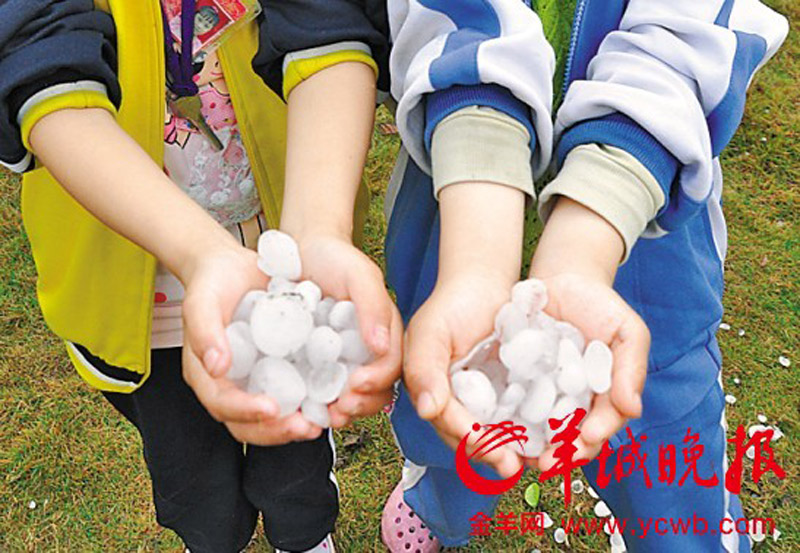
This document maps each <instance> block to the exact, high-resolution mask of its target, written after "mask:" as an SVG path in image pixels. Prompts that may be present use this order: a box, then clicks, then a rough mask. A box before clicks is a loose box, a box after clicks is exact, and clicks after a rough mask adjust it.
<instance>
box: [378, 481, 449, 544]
mask: <svg viewBox="0 0 800 553" xmlns="http://www.w3.org/2000/svg"><path fill="white" fill-rule="evenodd" d="M381 538H382V539H383V543H384V545H386V547H387V548H388V549H389V551H390V553H438V551H439V550H440V549H441V544H440V543H439V540H438V539H436V537H435V536H434V535H433V534H431V531H430V530H429V529H428V527H427V526H426V525H425V523H424V522H422V520H421V519H420V518H419V517H418V516H417V515H416V513H414V511H412V510H411V507H409V506H408V505H406V503H405V501H404V500H403V486H402V484H398V485H397V487H396V488H395V489H394V491H393V492H392V495H390V496H389V499H388V501H386V505H384V506H383V516H382V517H381Z"/></svg>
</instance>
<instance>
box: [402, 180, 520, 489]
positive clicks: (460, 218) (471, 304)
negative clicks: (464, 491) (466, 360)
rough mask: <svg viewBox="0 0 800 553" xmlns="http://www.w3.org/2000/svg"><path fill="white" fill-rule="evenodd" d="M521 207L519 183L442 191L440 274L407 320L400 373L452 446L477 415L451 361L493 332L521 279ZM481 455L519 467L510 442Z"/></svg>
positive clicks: (506, 471)
mask: <svg viewBox="0 0 800 553" xmlns="http://www.w3.org/2000/svg"><path fill="white" fill-rule="evenodd" d="M487 206H490V207H489V208H488V209H487ZM524 207H525V195H524V194H523V193H522V192H521V191H520V190H517V189H515V188H513V187H510V186H504V185H498V184H495V183H490V182H464V183H459V184H452V185H451V186H448V187H447V188H445V189H444V190H442V192H441V195H440V213H441V240H440V252H439V274H438V277H437V280H436V286H435V288H434V290H433V293H432V294H431V296H430V297H429V298H428V299H427V300H426V302H425V303H424V304H423V305H422V307H420V308H419V310H418V311H417V312H416V314H415V315H414V317H413V318H412V319H411V322H410V323H409V327H408V332H407V347H406V359H405V364H404V369H403V378H404V382H405V385H406V387H407V389H408V391H409V394H410V398H411V400H412V402H413V403H414V405H415V406H416V408H417V411H418V413H419V415H420V416H421V417H422V418H424V419H426V420H429V421H430V422H431V423H432V424H433V425H434V427H435V428H436V430H437V432H439V434H440V435H441V436H442V438H443V439H444V440H445V442H446V443H448V444H449V445H450V446H451V447H453V448H455V447H456V445H458V442H459V441H460V440H461V439H462V438H463V437H464V436H465V435H467V434H468V433H469V432H470V429H471V426H472V424H473V422H474V419H473V417H471V416H470V415H469V413H467V412H466V410H465V409H464V407H463V406H462V405H461V404H460V403H459V402H458V401H457V400H456V399H455V397H454V396H453V395H452V392H451V389H450V379H449V368H450V364H451V363H452V362H453V361H454V360H455V359H458V358H461V357H463V356H464V355H466V354H467V353H468V352H469V350H470V349H471V348H472V347H473V346H474V345H475V343H476V342H478V341H479V340H481V339H483V338H485V337H486V336H487V335H489V334H490V333H491V332H492V329H493V326H494V317H495V314H496V313H497V310H498V309H499V308H500V307H501V306H502V305H503V304H504V303H505V302H507V301H508V300H509V292H510V290H511V287H512V286H513V284H514V283H515V282H517V281H518V280H519V274H520V261H521V258H522V231H523V225H524ZM483 460H484V461H486V462H488V463H491V464H492V465H493V466H494V467H495V468H496V469H497V470H498V471H499V472H500V473H501V474H503V475H505V476H510V475H512V474H514V473H516V472H517V470H519V467H520V463H519V460H518V458H517V455H516V454H514V453H512V452H511V451H509V450H506V449H505V448H500V449H496V450H494V451H493V452H491V453H489V454H487V455H486V456H485V457H484V459H483Z"/></svg>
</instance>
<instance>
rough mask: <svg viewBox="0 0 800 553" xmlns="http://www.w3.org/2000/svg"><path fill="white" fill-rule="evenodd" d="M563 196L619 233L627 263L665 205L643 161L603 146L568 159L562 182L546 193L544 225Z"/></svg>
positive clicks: (542, 200)
mask: <svg viewBox="0 0 800 553" xmlns="http://www.w3.org/2000/svg"><path fill="white" fill-rule="evenodd" d="M558 196H566V197H568V198H570V199H572V200H574V201H576V202H578V203H580V204H583V205H585V206H586V207H588V208H589V209H591V210H592V211H594V212H595V213H597V214H598V215H600V216H601V217H603V218H604V219H605V220H606V221H608V222H609V223H610V224H611V225H612V226H613V227H614V228H615V229H616V230H617V232H619V234H620V236H622V239H623V241H624V242H625V256H624V257H623V260H622V262H623V263H624V262H625V261H627V259H628V256H629V255H630V252H631V250H632V249H633V246H634V244H636V240H638V238H639V237H640V236H641V235H642V232H644V229H645V228H646V227H647V224H648V222H650V221H651V220H653V219H654V218H655V216H656V214H657V213H658V210H659V209H661V207H662V206H663V205H664V202H665V197H664V191H663V190H662V189H661V187H660V186H659V184H658V181H656V179H655V177H653V175H652V174H651V173H650V171H648V170H647V168H646V167H645V166H644V165H642V164H641V162H639V160H637V159H636V158H635V157H634V156H632V155H631V154H629V153H628V152H626V151H625V150H621V149H619V148H614V147H612V146H604V145H600V144H586V145H583V146H578V147H577V148H575V149H574V150H572V151H571V152H570V153H569V155H567V158H566V160H565V161H564V165H563V167H562V168H561V171H560V172H559V173H558V176H557V177H556V178H555V179H554V180H553V181H552V182H551V183H550V184H548V185H547V186H546V187H545V188H544V190H542V194H541V197H540V198H539V216H540V217H541V219H542V221H547V217H548V216H549V215H550V212H551V211H552V209H553V206H554V205H555V201H554V200H555V199H557V197H558Z"/></svg>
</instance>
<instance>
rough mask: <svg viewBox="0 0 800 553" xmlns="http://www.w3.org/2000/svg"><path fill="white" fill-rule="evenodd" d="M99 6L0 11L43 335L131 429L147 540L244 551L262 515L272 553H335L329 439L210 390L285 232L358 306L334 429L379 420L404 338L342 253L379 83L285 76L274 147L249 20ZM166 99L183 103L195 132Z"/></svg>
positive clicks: (377, 283) (324, 283)
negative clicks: (149, 518) (358, 331)
mask: <svg viewBox="0 0 800 553" xmlns="http://www.w3.org/2000/svg"><path fill="white" fill-rule="evenodd" d="M94 4H96V5H93V3H92V2H90V1H89V0H61V1H45V2H16V1H12V2H4V3H2V5H0V68H2V69H0V110H2V112H3V117H2V118H0V119H2V122H0V137H2V138H1V139H0V162H2V163H3V164H4V165H6V166H7V167H9V168H11V169H12V170H16V171H18V172H22V173H25V175H24V180H23V182H24V184H23V193H22V194H23V202H22V203H23V219H24V223H25V227H26V231H27V233H28V236H29V238H30V241H31V246H32V250H33V254H34V258H35V261H36V265H37V270H38V273H39V280H38V285H37V292H38V296H39V301H40V304H41V307H42V311H43V313H44V316H45V319H46V321H47V323H48V324H49V326H50V327H51V328H52V329H53V331H54V332H56V333H57V334H58V335H59V336H60V337H62V338H63V339H64V340H65V341H66V344H67V350H68V353H69V356H70V358H71V360H72V361H73V363H74V365H75V366H76V368H77V369H78V371H79V373H80V374H81V375H82V376H83V377H84V378H85V379H86V380H87V381H88V382H89V383H90V384H92V385H94V386H95V387H97V388H99V389H100V390H102V391H103V392H104V394H105V396H106V397H107V399H108V400H109V401H110V402H111V403H112V404H113V405H114V407H116V408H117V409H118V410H119V411H120V412H121V413H122V414H123V415H124V416H125V417H127V418H128V419H129V420H130V421H131V422H132V423H133V424H135V425H136V427H137V429H138V430H139V432H140V434H141V436H142V441H143V446H144V455H145V460H146V461H147V466H148V469H149V471H150V475H151V477H152V481H153V495H154V501H155V505H156V511H157V517H158V520H159V522H160V523H161V524H163V525H164V526H167V527H169V528H172V529H174V530H175V531H176V532H177V533H178V534H179V535H180V537H181V538H182V539H183V540H184V542H185V543H186V545H187V547H188V548H190V549H191V551H193V552H195V553H197V552H201V551H209V552H211V551H213V552H226V551H239V550H241V549H242V548H244V547H245V546H246V545H247V543H248V541H249V540H250V538H251V536H252V532H253V529H254V526H255V523H256V519H257V516H258V514H259V512H262V513H263V514H264V525H265V531H266V534H267V536H268V538H269V539H270V541H271V542H272V543H273V545H275V547H278V548H281V549H286V550H292V551H305V550H320V551H330V550H331V549H332V543H331V541H330V533H331V532H332V530H333V525H334V522H335V520H336V516H337V513H338V489H337V485H336V481H335V478H334V477H333V475H332V472H331V471H332V468H333V462H334V453H333V451H332V441H331V436H330V431H329V430H324V429H321V428H319V427H317V426H315V425H313V424H311V423H309V422H307V421H305V420H304V419H303V418H302V417H301V416H300V415H299V414H295V415H292V416H289V417H285V418H282V419H279V418H278V416H277V413H278V409H277V405H276V404H275V402H274V401H273V400H271V399H270V398H268V397H265V396H252V395H249V394H247V393H245V392H243V391H241V390H239V389H237V388H236V387H235V386H234V385H233V384H232V383H231V382H230V381H228V380H226V379H225V377H224V375H225V372H226V370H227V368H228V366H229V365H230V361H231V353H230V349H229V345H228V343H227V339H226V337H225V332H224V326H225V324H226V323H227V322H229V321H230V319H231V317H232V315H233V311H234V309H235V307H236V305H237V303H238V301H239V300H240V298H241V297H242V296H243V295H244V293H245V292H247V291H248V290H250V289H254V288H263V287H264V286H265V285H266V284H267V277H266V276H265V275H263V274H261V273H260V272H259V271H258V270H257V268H256V254H255V252H254V251H253V250H252V247H253V245H254V241H255V240H256V239H257V238H258V236H259V234H260V232H261V231H263V230H265V229H266V228H278V227H279V226H280V227H281V228H282V229H283V230H285V231H287V232H289V233H291V234H292V235H293V236H294V237H295V238H296V239H297V240H298V242H299V244H300V248H301V255H302V257H303V264H304V269H305V274H304V277H305V278H312V279H314V280H315V281H316V282H317V283H318V284H320V286H321V287H322V289H323V292H325V293H326V294H327V295H333V296H335V297H337V298H350V299H352V300H353V301H354V302H355V303H356V306H357V310H358V315H359V322H360V324H361V328H362V329H363V334H364V339H365V341H366V343H367V344H368V345H369V346H370V347H371V349H372V350H373V351H374V352H375V353H376V358H377V360H376V361H375V362H374V363H373V364H372V365H371V366H370V367H369V368H368V369H360V370H358V371H355V372H354V373H353V374H352V375H351V380H350V386H349V390H350V391H349V392H348V393H347V394H346V395H345V396H343V397H342V398H341V399H340V400H339V401H338V402H337V403H336V404H334V405H333V406H332V407H331V409H330V411H331V421H332V425H333V426H342V425H345V424H349V422H350V421H351V419H352V418H353V417H356V416H364V415H367V414H371V413H374V412H377V411H378V410H379V409H380V408H381V407H382V406H383V405H384V404H385V403H386V401H388V399H389V396H390V392H391V385H392V383H393V381H394V380H395V379H396V378H397V376H398V372H399V363H400V341H401V335H402V328H401V324H400V322H399V316H398V315H397V311H396V309H395V308H394V306H393V304H392V302H391V299H390V298H389V296H388V294H387V293H386V290H385V288H384V285H383V280H382V276H381V273H380V271H379V270H378V268H377V267H376V266H375V265H374V264H373V263H372V262H371V261H370V260H369V259H368V258H367V257H366V256H365V255H364V254H362V253H361V252H360V251H359V250H358V249H357V248H355V247H354V246H353V245H352V236H353V233H354V230H355V231H356V232H357V231H358V228H359V222H360V221H363V217H362V215H363V207H364V203H365V200H366V196H365V195H364V194H363V190H362V191H359V183H360V180H361V171H362V167H363V162H364V159H365V157H366V144H367V143H368V140H367V138H364V137H368V136H369V133H370V131H371V126H372V117H373V114H372V109H371V106H373V105H374V96H375V82H376V73H377V71H378V67H377V65H376V63H375V62H374V61H373V60H372V58H371V57H370V56H369V55H368V54H365V53H364V52H362V51H360V50H347V49H344V50H342V51H339V52H338V53H337V54H336V55H335V56H333V57H330V56H328V57H327V58H325V57H324V56H323V57H322V58H320V56H309V57H308V58H307V59H306V60H300V61H299V62H298V64H299V65H298V66H297V69H298V72H299V73H298V74H301V75H303V77H304V78H305V79H306V80H303V79H297V80H296V82H295V83H294V86H292V87H290V88H288V89H287V90H285V91H284V92H285V96H286V97H287V98H288V100H289V106H290V109H289V111H288V115H289V117H288V129H287V111H286V105H285V104H284V103H283V102H282V101H281V99H280V98H278V97H277V96H276V95H274V94H273V93H272V92H270V90H269V89H268V88H267V87H266V86H265V85H264V83H263V81H262V78H261V77H263V76H260V75H259V74H257V73H256V72H255V71H254V70H253V67H252V60H253V57H254V56H255V54H256V52H257V49H258V43H259V40H258V38H259V35H258V33H259V23H258V22H256V20H253V19H247V13H248V10H252V9H253V5H254V3H253V2H246V1H239V0H230V1H228V0H226V1H224V2H223V1H221V0H220V1H217V0H211V1H210V0H197V1H195V0H182V1H180V0H163V1H159V0H143V1H139V2H127V1H122V0H110V1H107V2H95V3H94ZM229 24H230V26H229V27H228V25H229ZM261 24H262V25H264V22H263V21H261ZM187 33H188V34H187ZM212 35H213V36H214V40H213V41H210V40H209V37H211V36H212ZM218 39H219V40H218ZM221 40H224V41H223V42H220V41H221ZM189 43H191V44H192V47H191V48H189V49H188V50H186V51H184V50H185V49H184V48H182V47H181V46H182V45H183V44H189ZM165 94H166V101H165ZM181 98H183V99H188V101H195V102H197V101H198V99H199V102H198V105H199V106H200V110H199V111H200V115H198V114H197V113H192V112H191V111H187V110H186V109H185V103H182V102H183V100H181ZM365 106H366V108H365ZM321 117H323V118H324V123H322V122H321V119H320V118H321ZM337 136H341V137H342V139H341V140H335V139H334V140H331V138H332V137H333V138H335V137H337ZM351 136H357V137H361V138H364V139H363V140H348V137H351ZM287 137H288V143H289V147H288V165H287V167H286V170H284V160H285V156H286V155H287V147H286V144H287ZM323 141H324V142H323ZM323 143H324V144H327V145H331V144H335V146H334V147H330V146H328V147H326V148H322V147H316V146H318V145H320V144H323ZM284 181H285V190H284ZM284 197H285V201H284ZM356 205H358V206H359V207H361V208H362V209H361V210H356V209H354V206H356ZM281 211H282V212H281ZM354 212H355V213H356V214H355V215H354ZM241 442H244V443H247V444H248V447H247V449H246V452H245V450H244V448H243V447H242V445H241Z"/></svg>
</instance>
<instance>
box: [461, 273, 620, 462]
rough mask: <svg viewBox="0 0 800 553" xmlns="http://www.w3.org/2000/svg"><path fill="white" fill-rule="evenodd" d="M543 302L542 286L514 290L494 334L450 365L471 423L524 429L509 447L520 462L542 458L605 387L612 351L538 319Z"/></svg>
mask: <svg viewBox="0 0 800 553" xmlns="http://www.w3.org/2000/svg"><path fill="white" fill-rule="evenodd" d="M547 301H548V298H547V289H546V288H545V285H544V283H542V282H541V281H538V280H526V281H522V282H519V283H517V284H515V285H514V287H513V288H512V290H511V301H510V302H508V303H506V304H505V305H503V306H502V307H501V308H500V309H499V310H498V312H497V315H496V316H495V327H494V332H493V333H492V334H491V335H490V336H488V337H487V338H486V339H484V340H482V341H481V342H479V343H478V344H477V345H476V346H475V347H473V349H472V351H470V353H469V354H468V355H467V356H466V357H465V358H463V359H459V360H458V361H456V362H455V363H453V364H452V365H451V367H450V382H451V386H452V389H453V393H454V395H455V397H456V399H458V400H459V401H460V402H461V403H462V404H463V405H464V407H466V409H467V410H468V411H469V412H470V414H471V415H472V416H473V417H474V418H475V420H476V421H477V422H479V423H481V424H487V423H489V424H499V423H502V422H505V421H512V422H513V423H514V426H516V427H519V428H522V429H524V432H525V435H526V437H527V438H528V440H527V442H525V444H524V446H521V445H520V444H518V443H517V444H515V445H513V446H512V447H515V448H516V449H517V450H518V452H519V453H520V454H521V455H522V456H524V457H537V456H539V455H541V454H542V452H543V451H544V450H545V448H546V447H547V446H548V445H549V444H550V443H552V441H553V440H554V439H555V437H556V435H558V434H559V432H561V431H562V430H563V428H564V426H565V424H566V422H568V421H569V417H570V415H571V414H572V413H574V412H575V411H576V410H577V409H579V408H580V409H584V410H585V411H587V412H588V411H589V409H590V408H591V405H592V401H593V398H594V396H595V395H596V394H605V393H607V392H608V391H609V390H610V389H611V377H612V368H613V365H614V355H613V353H612V351H611V349H610V348H609V347H608V345H606V344H605V343H603V342H601V341H599V340H593V341H589V342H588V344H587V340H586V339H585V337H584V336H583V334H582V333H581V332H580V331H579V330H578V329H577V328H576V327H575V326H573V325H572V324H570V323H568V322H566V321H558V320H556V319H554V318H553V317H551V316H550V315H548V314H546V313H544V311H542V310H543V309H544V307H545V306H546V305H547ZM557 420H560V421H566V422H562V423H561V424H558V423H557V422H556V421H557ZM551 422H552V423H553V425H555V426H556V427H555V428H553V425H551V424H550V423H551Z"/></svg>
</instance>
